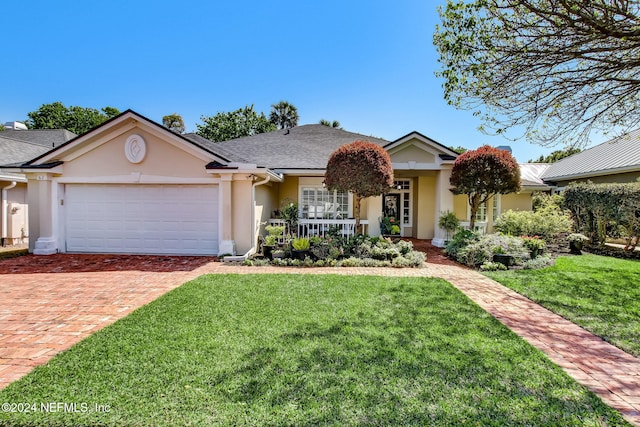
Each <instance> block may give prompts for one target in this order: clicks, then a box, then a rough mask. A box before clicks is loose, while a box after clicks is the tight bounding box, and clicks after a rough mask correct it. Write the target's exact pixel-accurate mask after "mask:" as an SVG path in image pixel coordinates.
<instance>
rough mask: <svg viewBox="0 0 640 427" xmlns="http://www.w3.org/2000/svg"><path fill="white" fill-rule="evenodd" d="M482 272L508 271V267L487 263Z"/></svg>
mask: <svg viewBox="0 0 640 427" xmlns="http://www.w3.org/2000/svg"><path fill="white" fill-rule="evenodd" d="M480 270H482V271H502V270H508V268H507V266H506V265H504V264H502V263H500V262H493V261H485V262H484V263H483V264H482V265H481V266H480Z"/></svg>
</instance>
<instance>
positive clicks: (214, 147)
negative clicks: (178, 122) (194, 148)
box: [182, 133, 250, 163]
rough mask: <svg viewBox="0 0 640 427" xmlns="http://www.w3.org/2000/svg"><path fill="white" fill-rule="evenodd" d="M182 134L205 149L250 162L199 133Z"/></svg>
mask: <svg viewBox="0 0 640 427" xmlns="http://www.w3.org/2000/svg"><path fill="white" fill-rule="evenodd" d="M182 136H183V137H185V138H186V139H188V140H189V141H191V142H193V143H194V144H196V145H198V146H200V147H201V148H204V149H205V150H207V151H209V152H211V153H213V154H217V155H218V156H220V157H222V158H224V159H229V160H231V161H233V162H237V163H250V162H249V161H248V160H247V159H244V158H242V157H240V156H239V155H237V154H236V153H234V152H233V151H229V150H227V149H225V148H224V147H223V146H222V145H221V144H217V143H215V142H212V141H209V140H208V139H206V138H203V137H201V136H200V135H198V134H197V133H185V134H183V135H182Z"/></svg>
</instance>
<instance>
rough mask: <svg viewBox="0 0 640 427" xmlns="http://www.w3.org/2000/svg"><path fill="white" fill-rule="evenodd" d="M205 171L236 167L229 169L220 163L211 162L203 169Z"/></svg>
mask: <svg viewBox="0 0 640 427" xmlns="http://www.w3.org/2000/svg"><path fill="white" fill-rule="evenodd" d="M204 168H205V169H238V167H237V166H236V167H230V166H227V165H223V164H222V163H220V162H217V161H213V162H210V163H207V164H206V166H205V167H204Z"/></svg>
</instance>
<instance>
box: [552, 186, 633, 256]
mask: <svg viewBox="0 0 640 427" xmlns="http://www.w3.org/2000/svg"><path fill="white" fill-rule="evenodd" d="M564 203H565V207H566V208H567V209H569V210H570V211H571V215H572V216H573V219H574V221H575V225H576V229H577V231H578V232H583V233H585V234H588V235H590V236H591V240H592V242H593V243H595V244H599V245H601V246H603V245H604V244H605V242H606V239H607V236H609V235H614V236H615V235H617V234H623V237H625V238H626V239H627V246H628V247H629V248H633V247H635V245H636V244H637V241H638V236H639V235H640V183H629V184H593V183H579V184H570V185H569V186H567V188H566V189H565V191H564Z"/></svg>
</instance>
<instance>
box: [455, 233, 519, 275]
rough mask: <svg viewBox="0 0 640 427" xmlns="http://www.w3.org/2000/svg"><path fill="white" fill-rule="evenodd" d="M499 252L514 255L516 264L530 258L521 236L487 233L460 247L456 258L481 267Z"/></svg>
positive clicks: (472, 265)
mask: <svg viewBox="0 0 640 427" xmlns="http://www.w3.org/2000/svg"><path fill="white" fill-rule="evenodd" d="M498 253H500V254H507V255H511V256H513V259H514V262H515V264H516V265H519V264H522V263H523V261H524V260H526V259H528V258H529V250H528V249H527V248H526V247H525V246H524V242H523V241H522V239H521V238H519V237H511V236H505V235H501V234H487V235H485V236H482V237H481V238H480V239H479V240H477V241H474V242H471V243H469V244H468V245H467V246H465V247H464V248H462V249H460V250H459V251H458V256H457V258H456V259H457V261H458V262H460V263H462V264H465V265H468V266H469V267H479V266H480V265H482V264H484V263H485V262H487V261H492V260H493V255H494V254H498Z"/></svg>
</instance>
